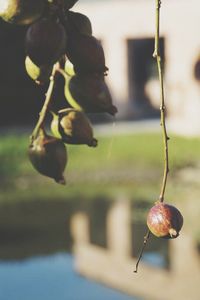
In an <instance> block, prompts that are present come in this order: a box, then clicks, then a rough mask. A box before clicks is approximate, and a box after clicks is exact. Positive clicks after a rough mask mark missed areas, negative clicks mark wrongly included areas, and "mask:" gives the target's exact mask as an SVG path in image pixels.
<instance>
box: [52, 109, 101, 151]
mask: <svg viewBox="0 0 200 300" xmlns="http://www.w3.org/2000/svg"><path fill="white" fill-rule="evenodd" d="M51 130H52V132H53V134H54V136H56V137H61V138H62V141H63V142H65V143H68V144H74V145H81V144H86V145H88V146H90V147H96V146H97V140H96V139H95V138H94V137H93V130H92V126H91V124H90V122H89V120H88V118H87V117H86V116H85V114H84V113H83V112H82V111H79V110H76V109H73V108H66V109H62V110H60V111H59V112H58V115H56V114H53V120H52V123H51Z"/></svg>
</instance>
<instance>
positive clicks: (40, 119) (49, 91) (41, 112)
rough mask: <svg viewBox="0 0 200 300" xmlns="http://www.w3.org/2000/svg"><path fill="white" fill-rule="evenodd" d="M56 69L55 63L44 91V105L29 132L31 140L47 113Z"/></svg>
mask: <svg viewBox="0 0 200 300" xmlns="http://www.w3.org/2000/svg"><path fill="white" fill-rule="evenodd" d="M57 69H58V65H57V63H56V64H55V65H54V67H53V71H52V74H51V77H50V83H49V87H48V90H47V93H46V99H45V101H44V105H43V107H42V109H41V111H40V113H39V119H38V122H37V124H36V126H35V128H34V130H33V132H32V134H31V136H30V139H31V142H32V141H33V140H34V139H35V138H36V137H37V135H38V132H39V130H40V128H41V127H42V126H43V124H44V121H45V117H46V114H47V111H48V107H49V104H50V102H51V99H52V93H53V89H54V86H55V75H56V72H57Z"/></svg>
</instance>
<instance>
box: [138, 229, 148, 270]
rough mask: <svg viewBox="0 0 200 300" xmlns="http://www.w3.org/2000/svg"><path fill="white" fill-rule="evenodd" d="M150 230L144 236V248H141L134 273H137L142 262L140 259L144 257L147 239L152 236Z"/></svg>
mask: <svg viewBox="0 0 200 300" xmlns="http://www.w3.org/2000/svg"><path fill="white" fill-rule="evenodd" d="M150 234H151V233H150V230H149V229H148V231H147V233H146V234H145V236H144V241H143V246H142V249H141V250H140V255H139V257H138V260H137V262H136V265H135V270H134V273H137V272H138V267H139V263H140V260H141V258H142V255H143V252H144V249H145V247H146V244H147V241H148V239H149V237H150Z"/></svg>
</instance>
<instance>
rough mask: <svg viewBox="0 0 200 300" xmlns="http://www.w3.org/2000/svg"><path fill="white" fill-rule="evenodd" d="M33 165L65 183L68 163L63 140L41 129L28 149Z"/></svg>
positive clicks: (46, 174) (40, 171) (41, 171)
mask: <svg viewBox="0 0 200 300" xmlns="http://www.w3.org/2000/svg"><path fill="white" fill-rule="evenodd" d="M28 154H29V159H30V161H31V163H32V165H33V167H34V168H35V169H36V170H37V171H38V172H39V173H41V174H42V175H45V176H48V177H50V178H53V179H55V181H56V182H58V183H60V184H65V179H64V177H63V171H64V169H65V166H66V164H67V152H66V148H65V145H64V144H63V142H62V141H61V140H58V139H56V138H54V137H52V136H48V135H46V134H45V132H44V131H43V130H42V129H41V130H40V132H39V134H38V136H37V138H36V139H35V140H33V142H32V143H31V145H30V146H29V150H28Z"/></svg>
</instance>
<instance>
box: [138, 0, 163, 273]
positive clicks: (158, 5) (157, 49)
mask: <svg viewBox="0 0 200 300" xmlns="http://www.w3.org/2000/svg"><path fill="white" fill-rule="evenodd" d="M155 1H156V19H155V24H156V29H155V44H154V52H153V57H154V58H155V59H156V62H157V68H158V77H159V83H160V99H161V105H160V125H161V127H162V135H163V145H164V173H163V180H162V186H161V192H160V196H159V201H160V202H161V203H163V202H164V194H165V189H166V184H167V176H168V173H169V155H168V141H169V137H168V135H167V128H166V122H165V95H164V84H163V68H162V58H161V55H160V8H161V0H155ZM150 235H151V232H150V230H149V229H148V230H147V233H146V235H145V236H144V241H143V246H142V249H141V251H140V254H139V257H138V260H137V262H136V266H135V270H134V272H135V273H137V271H138V266H139V263H140V260H141V258H142V255H143V252H144V249H145V247H146V244H147V242H148V239H149V237H150Z"/></svg>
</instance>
